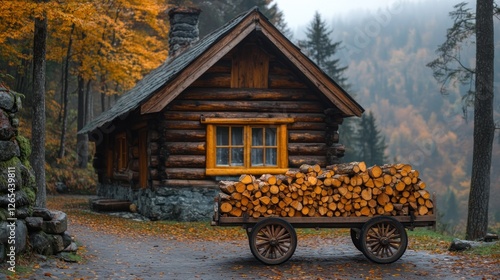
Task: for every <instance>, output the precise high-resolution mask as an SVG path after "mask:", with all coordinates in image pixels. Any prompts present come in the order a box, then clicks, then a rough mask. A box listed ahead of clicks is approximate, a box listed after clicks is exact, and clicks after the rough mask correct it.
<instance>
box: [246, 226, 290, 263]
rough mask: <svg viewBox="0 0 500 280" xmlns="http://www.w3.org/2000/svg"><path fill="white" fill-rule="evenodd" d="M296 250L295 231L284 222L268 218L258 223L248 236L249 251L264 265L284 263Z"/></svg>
mask: <svg viewBox="0 0 500 280" xmlns="http://www.w3.org/2000/svg"><path fill="white" fill-rule="evenodd" d="M295 248H297V234H296V233H295V229H294V228H293V227H292V226H291V225H290V223H288V222H287V221H285V220H282V219H279V218H268V219H265V220H263V221H261V222H258V223H257V224H256V225H255V226H254V227H253V228H252V231H251V234H250V251H252V254H253V255H254V256H255V258H257V259H258V260H259V261H261V262H262V263H264V264H267V265H275V264H281V263H284V262H286V261H287V260H288V259H290V257H292V255H293V253H294V252H295Z"/></svg>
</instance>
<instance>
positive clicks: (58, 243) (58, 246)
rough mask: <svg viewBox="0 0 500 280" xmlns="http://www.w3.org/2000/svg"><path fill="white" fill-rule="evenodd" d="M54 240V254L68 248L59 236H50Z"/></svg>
mask: <svg viewBox="0 0 500 280" xmlns="http://www.w3.org/2000/svg"><path fill="white" fill-rule="evenodd" d="M49 236H50V237H51V238H52V241H51V243H52V251H53V252H54V254H57V253H59V252H62V251H63V250H64V248H66V246H64V242H63V237H62V236H61V235H59V234H51V235H49Z"/></svg>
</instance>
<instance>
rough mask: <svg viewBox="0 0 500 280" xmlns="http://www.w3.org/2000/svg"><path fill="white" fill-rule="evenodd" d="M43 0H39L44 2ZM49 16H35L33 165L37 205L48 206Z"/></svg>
mask: <svg viewBox="0 0 500 280" xmlns="http://www.w3.org/2000/svg"><path fill="white" fill-rule="evenodd" d="M42 2H43V1H38V3H42ZM46 40H47V17H46V16H45V15H44V16H43V18H35V31H34V38H33V121H32V128H31V139H32V147H33V151H32V154H31V165H32V166H33V170H34V172H35V177H36V178H35V183H36V186H37V193H36V206H37V207H45V206H46V198H47V196H46V188H45V52H46Z"/></svg>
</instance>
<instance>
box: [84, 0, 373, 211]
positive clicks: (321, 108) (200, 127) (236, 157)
mask: <svg viewBox="0 0 500 280" xmlns="http://www.w3.org/2000/svg"><path fill="white" fill-rule="evenodd" d="M200 12H201V11H200V10H199V9H196V8H174V9H171V10H170V11H169V19H170V35H169V36H170V37H169V45H170V47H169V58H168V59H167V60H166V62H165V63H163V64H162V65H161V66H159V67H158V68H157V69H155V70H153V71H152V72H150V73H149V74H148V75H146V76H145V77H144V78H143V79H142V80H140V81H139V82H138V83H137V84H136V86H135V87H134V88H132V89H131V90H130V91H128V92H126V93H125V94H124V95H123V96H122V97H121V98H120V99H119V100H118V101H117V102H116V104H115V105H114V106H112V107H111V108H110V109H109V110H108V111H105V112H103V113H102V114H101V115H99V116H98V117H97V118H95V119H94V120H92V121H91V122H89V123H88V124H87V125H86V126H85V127H84V128H83V129H82V130H81V131H79V132H78V133H80V134H83V133H85V134H88V135H89V139H90V140H91V141H93V142H95V145H96V146H95V147H96V149H95V155H94V161H93V165H94V168H95V170H96V172H97V175H98V182H99V185H98V191H97V194H98V196H99V197H103V198H112V199H122V200H123V199H125V200H129V201H130V202H132V203H134V204H135V205H136V207H137V211H138V212H139V213H141V214H142V215H144V216H146V217H148V218H150V219H153V220H156V219H161V220H181V221H194V220H203V219H208V218H209V217H210V215H211V212H212V210H213V209H212V202H213V198H214V197H215V196H216V194H217V193H218V182H219V181H221V180H227V179H231V178H234V177H236V178H237V177H238V176H239V175H240V174H243V173H245V174H254V175H256V176H259V175H261V174H280V173H284V172H285V171H287V170H289V169H294V168H298V167H299V166H300V165H302V164H305V163H307V164H319V165H321V166H326V165H329V164H334V163H338V162H339V161H340V158H341V157H342V156H343V154H344V147H343V145H341V144H340V143H339V134H338V129H339V125H341V124H342V121H343V119H344V118H347V117H353V116H357V117H359V116H361V114H362V113H363V111H364V109H363V108H362V107H361V106H360V105H359V104H358V103H357V102H356V101H355V100H354V99H353V98H352V97H351V96H350V95H349V94H348V93H347V92H346V91H345V90H344V89H343V88H341V87H340V86H339V85H338V84H337V83H336V82H335V81H334V80H332V79H331V78H330V77H329V76H327V75H326V74H325V73H324V72H323V71H322V70H321V69H320V68H319V67H318V66H317V65H316V64H315V63H314V62H313V61H312V60H311V59H309V58H308V57H307V56H306V55H305V54H304V53H302V52H301V50H300V49H299V48H298V47H297V46H295V45H294V44H293V43H292V42H291V41H290V40H288V39H287V38H286V37H285V36H284V35H283V34H282V33H281V32H280V31H279V30H278V29H277V28H276V27H275V26H273V24H272V23H270V21H269V20H268V19H267V18H266V17H265V16H264V15H263V14H262V13H261V12H260V11H259V10H258V8H253V9H251V10H249V11H247V12H245V13H242V14H240V15H239V16H237V17H236V18H234V19H233V20H231V21H229V22H228V23H227V24H225V25H224V26H222V27H220V28H219V29H217V30H215V31H213V32H212V33H210V34H208V35H207V36H205V37H204V38H203V39H200V40H198V27H197V25H198V16H199V14H200Z"/></svg>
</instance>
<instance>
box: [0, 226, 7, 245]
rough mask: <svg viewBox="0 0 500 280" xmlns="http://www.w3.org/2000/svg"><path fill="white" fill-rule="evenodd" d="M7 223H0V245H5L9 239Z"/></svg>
mask: <svg viewBox="0 0 500 280" xmlns="http://www.w3.org/2000/svg"><path fill="white" fill-rule="evenodd" d="M7 225H8V223H7V222H5V221H0V244H3V243H7V240H8V239H9V229H8V228H7Z"/></svg>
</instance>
